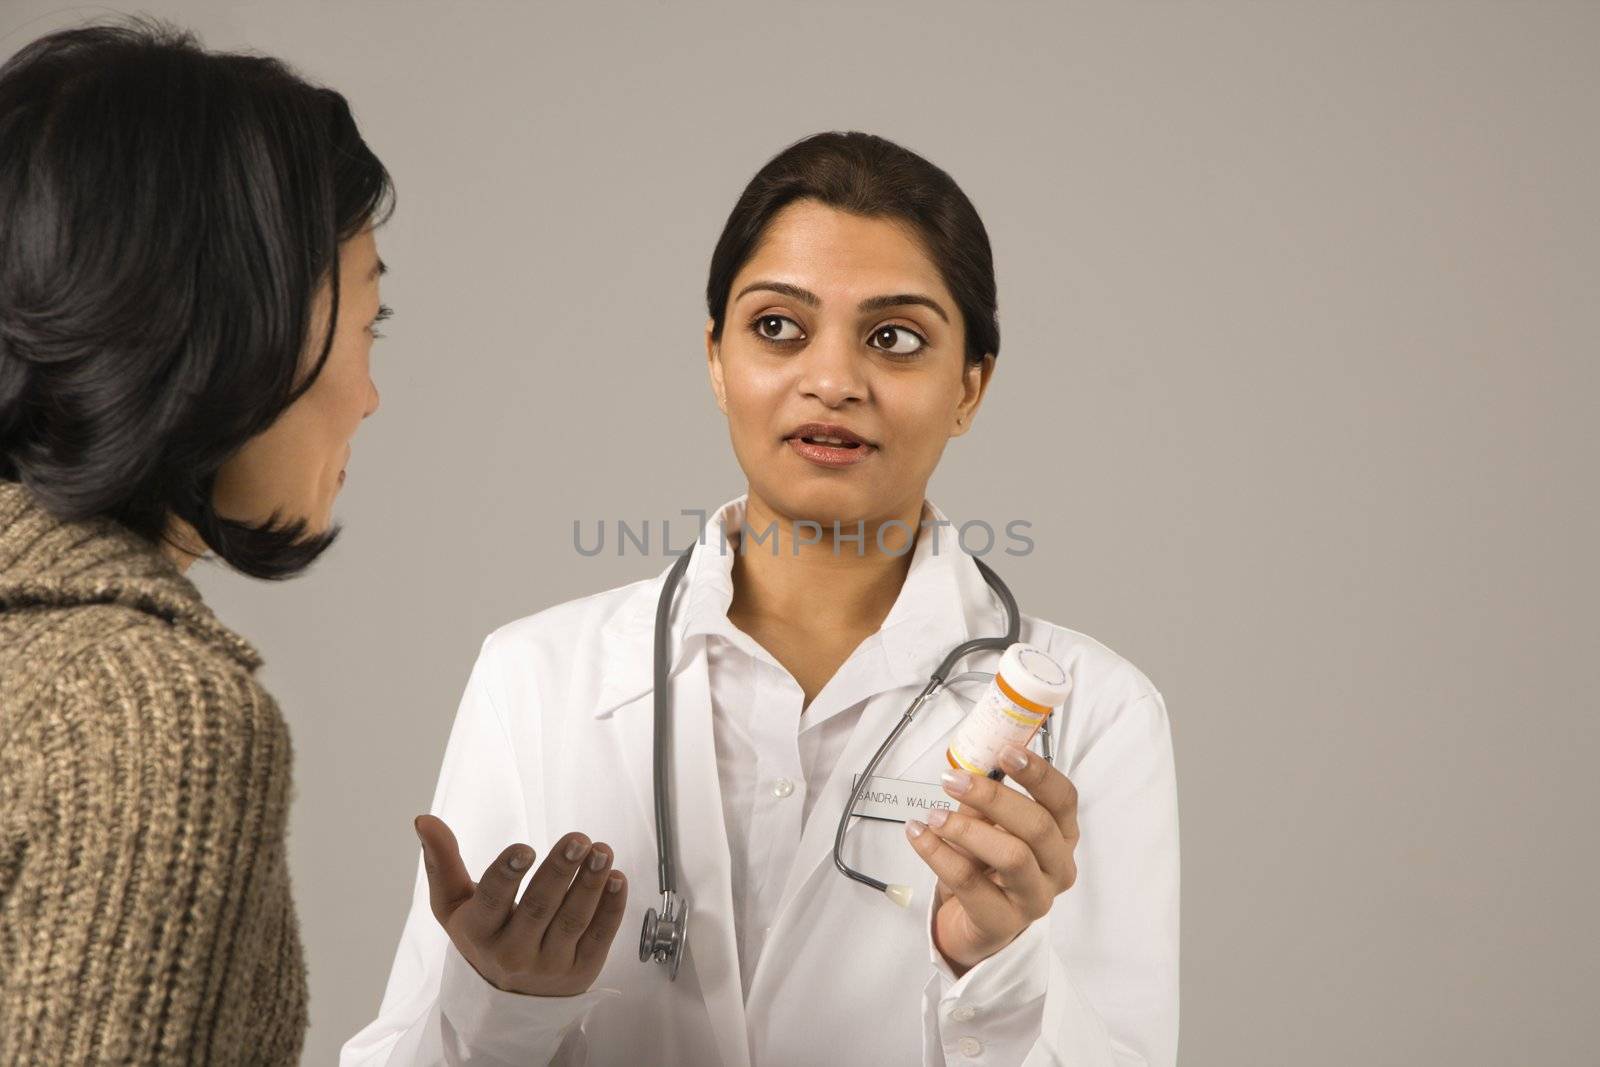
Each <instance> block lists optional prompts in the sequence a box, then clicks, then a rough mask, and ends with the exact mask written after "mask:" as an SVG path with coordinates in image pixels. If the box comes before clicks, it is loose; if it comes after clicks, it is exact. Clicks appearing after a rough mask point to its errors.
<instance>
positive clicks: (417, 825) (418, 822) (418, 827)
mask: <svg viewBox="0 0 1600 1067" xmlns="http://www.w3.org/2000/svg"><path fill="white" fill-rule="evenodd" d="M411 829H413V830H415V831H416V832H417V837H418V838H419V839H420V838H421V837H422V816H420V815H418V816H417V817H416V818H415V819H412V820H411Z"/></svg>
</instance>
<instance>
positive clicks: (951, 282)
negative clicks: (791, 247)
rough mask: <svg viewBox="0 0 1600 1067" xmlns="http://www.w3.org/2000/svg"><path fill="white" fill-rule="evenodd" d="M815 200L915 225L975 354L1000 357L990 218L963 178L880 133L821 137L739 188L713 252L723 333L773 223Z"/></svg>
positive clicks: (715, 317)
mask: <svg viewBox="0 0 1600 1067" xmlns="http://www.w3.org/2000/svg"><path fill="white" fill-rule="evenodd" d="M803 198H809V199H813V200H818V201H820V202H822V203H824V204H827V205H828V206H829V207H833V208H838V209H839V210H841V211H848V212H850V213H851V214H855V215H863V216H866V217H868V218H890V219H895V220H898V221H900V222H904V223H909V224H910V225H911V227H912V228H913V229H914V230H915V232H916V233H917V234H918V235H920V237H921V238H922V242H923V245H924V246H925V247H926V249H927V252H928V255H929V257H930V258H931V259H932V260H933V262H934V265H935V266H936V267H938V269H939V273H940V276H941V277H942V278H943V280H944V284H945V287H946V288H948V289H949V290H950V294H951V295H952V296H954V297H955V301H956V306H957V307H958V308H959V309H960V311H961V319H962V323H963V326H964V327H965V330H964V332H965V335H966V358H967V360H968V361H969V362H973V363H978V362H981V361H982V360H983V357H984V356H985V355H994V356H998V355H999V354H1000V319H999V315H998V313H997V310H996V307H995V282H994V255H993V253H992V252H991V251H990V249H989V234H988V231H986V230H985V229H984V228H983V220H982V219H980V218H979V217H978V211H977V209H976V208H974V207H973V206H972V201H970V200H968V199H967V194H966V193H964V192H962V191H961V187H960V186H958V185H957V184H956V183H955V179H953V178H951V177H950V175H949V174H947V173H945V172H944V171H943V170H940V169H939V168H938V167H936V166H934V165H933V164H932V163H930V162H928V161H927V160H926V159H923V158H922V157H921V156H919V155H917V154H916V153H915V152H913V151H911V150H910V149H908V148H902V147H900V146H899V145H897V144H895V143H894V142H893V141H890V140H887V139H885V138H883V137H879V136H877V135H875V134H870V133H861V132H858V131H851V132H848V133H840V132H829V133H818V134H813V135H812V136H810V137H807V138H805V139H804V140H801V141H797V142H795V143H794V144H792V145H790V146H789V147H788V148H785V149H784V150H783V151H781V152H779V153H778V154H777V155H776V156H773V157H772V158H771V159H770V160H768V161H767V162H766V164H765V165H763V166H762V168H761V169H760V170H759V171H757V172H756V175H755V177H753V178H751V179H750V182H749V184H748V185H746V186H745V188H744V192H742V193H741V194H740V195H739V199H738V201H737V202H736V203H735V204H734V206H733V211H732V212H731V213H730V214H729V215H728V221H727V222H726V223H725V224H724V225H723V228H722V236H721V237H720V238H719V239H718V240H717V247H716V250H715V251H713V252H712V254H711V271H710V277H709V279H708V280H707V282H706V307H707V310H709V311H710V313H711V321H712V329H711V338H712V340H714V341H720V340H722V327H723V320H724V319H725V318H726V316H727V311H728V296H729V289H731V288H732V286H733V280H734V278H736V277H737V276H738V274H739V271H740V269H741V268H742V267H743V266H744V265H745V263H746V262H748V261H749V259H750V257H751V256H752V255H754V254H755V251H756V247H757V246H758V245H759V244H760V243H761V237H762V235H763V234H764V233H765V232H766V229H767V226H768V224H770V223H771V221H772V218H773V216H774V215H776V214H777V213H778V212H779V211H781V210H783V209H784V208H785V207H787V206H788V205H789V204H791V203H793V202H794V201H796V200H800V199H803Z"/></svg>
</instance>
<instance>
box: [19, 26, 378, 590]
mask: <svg viewBox="0 0 1600 1067" xmlns="http://www.w3.org/2000/svg"><path fill="white" fill-rule="evenodd" d="M393 209H394V191H393V187H392V184H391V182H390V178H389V174H388V172H387V171H386V170H385V169H384V166H383V164H382V163H381V162H379V160H378V158H377V157H376V156H375V155H373V153H372V151H371V150H370V149H369V148H368V147H367V145H366V143H365V142H364V141H363V140H362V138H361V134H360V132H359V131H358V130H357V129H356V124H355V121H354V119H353V118H352V117H351V114H350V108H349V105H348V104H347V103H346V101H345V99H344V97H342V96H341V95H339V94H338V93H336V92H334V91H333V90H331V89H327V88H323V87H320V86H316V85H312V84H310V83H308V82H307V81H305V80H303V79H302V78H301V77H299V76H298V75H297V74H295V73H294V72H293V71H292V70H291V69H290V68H289V67H288V66H286V65H285V64H284V63H282V62H281V61H279V60H277V59H273V58H270V57H266V56H259V55H253V54H247V53H220V52H208V51H205V50H203V49H202V48H201V46H200V44H199V42H198V41H197V40H196V38H195V37H194V35H192V34H191V33H188V32H187V31H184V30H181V29H179V28H177V27H174V26H172V25H171V24H168V23H164V22H160V21H157V20H153V19H149V18H143V17H135V18H131V19H122V20H118V21H117V22H114V23H103V24H97V25H90V26H85V27H80V28H76V29H70V30H64V31H61V32H58V33H53V34H50V35H48V36H46V37H42V38H40V39H39V40H36V41H33V42H32V43H30V44H28V45H27V46H26V47H24V48H23V49H22V50H21V51H20V52H18V53H17V54H16V55H14V56H12V57H11V59H10V60H8V61H7V62H6V63H5V64H4V65H3V66H0V479H5V480H8V481H14V482H21V483H22V484H24V485H25V486H27V487H28V488H29V489H30V490H31V491H32V492H33V494H34V495H35V496H36V497H37V498H38V500H39V501H40V503H41V504H42V505H44V506H45V508H46V509H47V510H48V511H50V512H51V513H52V514H54V515H55V516H56V517H58V518H61V519H66V520H74V519H88V518H96V517H106V518H111V519H114V520H116V521H119V522H121V523H123V524H125V525H126V526H128V527H129V528H131V529H132V530H134V531H135V532H137V533H138V534H140V535H141V536H143V537H145V538H147V539H149V540H150V541H152V542H158V543H159V542H160V541H161V540H163V539H165V538H166V536H167V524H168V521H169V516H171V515H176V516H178V517H179V518H182V519H184V520H187V521H188V522H189V523H190V524H192V525H193V527H194V528H195V530H196V531H197V532H198V533H199V534H200V536H201V537H202V538H203V539H204V541H205V543H206V545H207V546H208V547H209V548H210V549H211V550H212V551H214V552H215V553H216V555H217V556H218V557H220V558H221V559H222V560H223V561H224V562H226V563H227V564H228V565H229V566H231V567H233V568H235V569H237V570H239V571H241V572H243V573H245V574H250V575H253V576H255V577H259V578H287V577H290V576H292V575H294V574H297V573H299V572H300V571H302V570H304V569H305V568H306V567H307V566H309V565H310V563H311V562H312V561H313V560H314V559H316V557H317V556H318V555H320V554H321V553H322V552H323V551H325V550H326V549H327V548H328V546H329V545H331V544H332V543H333V540H334V538H335V537H336V536H337V535H338V533H339V529H338V527H337V526H335V527H334V528H332V529H331V530H328V531H326V532H324V533H322V534H318V535H314V536H307V533H306V526H307V523H306V520H305V518H303V517H293V518H292V520H290V521H285V520H284V519H283V518H282V517H280V516H279V515H278V514H276V513H275V514H274V515H273V516H272V518H271V519H270V520H268V521H267V522H266V523H263V524H261V525H251V524H247V523H243V522H237V521H233V520H230V519H227V518H223V517H221V516H219V515H218V514H217V513H216V511H215V510H214V509H213V505H212V492H213V488H214V485H215V482H216V477H217V472H218V470H219V469H220V468H221V467H222V465H223V463H224V462H225V461H226V460H227V459H228V458H229V457H230V456H232V455H233V454H235V453H236V452H237V451H238V450H239V448H240V447H241V446H242V445H243V444H244V443H245V442H246V441H248V440H249V439H250V438H252V437H254V436H256V435H257V434H259V433H260V432H262V431H263V430H265V429H266V428H267V427H268V426H269V425H271V424H272V422H273V421H274V420H275V419H277V417H278V416H279V415H280V414H281V413H282V412H283V410H284V409H285V408H287V407H288V406H289V405H290V404H291V403H293V402H294V400H295V399H296V398H298V397H299V396H300V395H301V394H302V393H303V392H305V390H306V389H308V388H309V387H310V386H311V384H312V382H313V381H314V380H315V379H316V377H317V375H318V374H319V373H321V370H322V367H323V364H324V363H325V362H326V360H327V358H328V352H329V350H330V349H331V348H332V345H333V338H334V331H335V328H336V326H337V320H338V307H339V271H338V263H339V245H340V243H341V242H343V241H345V240H347V239H349V238H351V237H353V236H355V235H356V234H358V233H360V232H361V231H362V230H364V229H365V228H366V227H368V226H374V225H379V224H381V223H382V222H384V221H385V220H387V218H388V217H389V215H390V213H392V211H393ZM325 283H326V284H329V285H330V286H331V295H332V301H331V305H330V311H331V314H330V316H329V321H328V326H327V333H326V335H325V336H322V337H318V338H311V337H309V332H310V329H311V322H312V308H313V300H314V298H315V295H316V293H317V291H318V289H319V288H320V287H321V286H322V285H323V284H325ZM313 352H314V353H315V356H314V361H313V362H312V365H311V367H310V368H309V369H308V370H307V371H306V372H305V373H304V374H300V373H299V371H300V365H301V361H302V357H303V355H304V354H306V353H313ZM297 379H298V380H297Z"/></svg>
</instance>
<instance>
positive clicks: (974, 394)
mask: <svg viewBox="0 0 1600 1067" xmlns="http://www.w3.org/2000/svg"><path fill="white" fill-rule="evenodd" d="M992 374H994V356H993V355H992V354H991V355H986V356H984V357H983V359H982V360H981V361H979V362H977V363H968V364H967V365H966V367H965V368H964V370H963V373H962V381H961V385H962V395H961V402H960V403H958V404H957V405H956V418H955V425H953V426H951V427H950V436H951V437H960V436H961V435H962V434H964V433H966V432H967V431H968V430H970V429H972V421H973V419H975V418H977V415H978V405H979V404H981V403H983V394H984V392H985V391H987V390H988V388H989V378H990V376H991V375H992Z"/></svg>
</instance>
